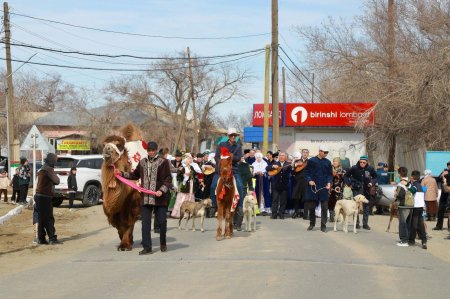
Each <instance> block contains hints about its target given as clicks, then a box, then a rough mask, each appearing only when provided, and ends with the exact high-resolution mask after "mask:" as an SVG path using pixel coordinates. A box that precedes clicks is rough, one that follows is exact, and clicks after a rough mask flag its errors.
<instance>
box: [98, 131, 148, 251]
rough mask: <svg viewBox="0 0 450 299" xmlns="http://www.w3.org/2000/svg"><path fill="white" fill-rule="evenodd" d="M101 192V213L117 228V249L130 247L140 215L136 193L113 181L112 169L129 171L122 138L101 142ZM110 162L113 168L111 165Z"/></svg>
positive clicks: (128, 248) (139, 200) (117, 137)
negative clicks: (118, 240) (102, 146)
mask: <svg viewBox="0 0 450 299" xmlns="http://www.w3.org/2000/svg"><path fill="white" fill-rule="evenodd" d="M103 145H104V148H103V160H104V162H103V165H102V191H103V212H104V213H105V215H106V217H107V218H108V222H109V224H111V225H112V226H113V227H115V228H116V229H117V232H118V234H119V238H120V244H119V245H118V246H117V250H118V251H119V250H120V251H125V250H126V251H129V250H132V248H133V230H134V224H135V223H136V221H137V220H138V219H139V215H140V208H141V206H140V203H141V196H140V193H139V192H138V191H137V190H135V189H133V188H131V187H129V186H127V185H125V184H122V183H120V182H118V181H117V179H116V177H115V173H114V171H115V170H114V169H118V170H120V171H124V172H129V171H131V164H130V163H129V161H128V154H127V150H126V148H125V138H123V137H122V136H117V135H112V136H108V137H106V138H105V139H104V141H103ZM112 165H114V167H112Z"/></svg>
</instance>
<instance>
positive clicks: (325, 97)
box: [279, 46, 331, 102]
mask: <svg viewBox="0 0 450 299" xmlns="http://www.w3.org/2000/svg"><path fill="white" fill-rule="evenodd" d="M279 48H280V49H281V51H282V52H283V53H284V55H285V56H286V57H287V59H289V61H290V62H291V63H292V65H293V66H294V67H295V68H296V69H297V70H298V71H299V73H300V74H301V75H302V76H303V77H304V78H305V79H306V81H308V82H309V83H310V84H311V85H313V83H312V82H311V80H309V78H308V77H307V76H306V75H305V74H304V73H303V72H302V71H301V70H300V68H299V67H298V66H297V65H296V64H295V63H294V61H292V59H291V57H289V55H288V54H287V53H286V51H284V49H283V47H281V46H279ZM314 88H315V89H317V91H319V93H320V94H321V95H322V96H323V97H324V99H326V100H327V101H328V102H331V101H330V99H328V97H327V96H325V95H324V94H323V92H322V91H321V90H320V89H319V88H318V87H314Z"/></svg>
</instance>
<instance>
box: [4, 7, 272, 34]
mask: <svg viewBox="0 0 450 299" xmlns="http://www.w3.org/2000/svg"><path fill="white" fill-rule="evenodd" d="M10 14H11V15H16V16H20V17H25V18H29V19H34V20H39V21H44V22H49V23H55V24H59V25H64V26H69V27H75V28H81V29H87V30H94V31H100V32H107V33H114V34H121V35H131V36H140V37H149V38H163V39H183V40H221V39H223V40H227V39H241V38H251V37H259V36H266V35H269V34H271V32H265V33H257V34H247V35H237V36H218V37H186V36H167V35H150V34H142V33H131V32H123V31H115V30H108V29H101V28H94V27H88V26H81V25H74V24H69V23H64V22H60V21H55V20H49V19H44V18H38V17H33V16H29V15H25V14H20V13H14V12H10Z"/></svg>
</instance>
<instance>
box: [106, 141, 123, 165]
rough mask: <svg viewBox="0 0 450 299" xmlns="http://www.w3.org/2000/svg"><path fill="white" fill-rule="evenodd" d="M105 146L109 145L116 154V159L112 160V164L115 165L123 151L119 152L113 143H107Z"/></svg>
mask: <svg viewBox="0 0 450 299" xmlns="http://www.w3.org/2000/svg"><path fill="white" fill-rule="evenodd" d="M106 145H110V146H111V147H112V148H113V149H114V150H115V151H116V153H117V155H118V156H117V158H116V159H114V160H113V163H116V162H117V161H118V160H119V159H120V157H121V156H122V155H123V152H124V151H125V149H123V150H122V151H120V150H119V149H118V148H117V145H115V144H114V143H112V142H109V143H107V144H106Z"/></svg>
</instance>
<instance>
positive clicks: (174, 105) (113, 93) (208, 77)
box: [106, 52, 251, 150]
mask: <svg viewBox="0 0 450 299" xmlns="http://www.w3.org/2000/svg"><path fill="white" fill-rule="evenodd" d="M178 57H180V58H179V59H173V58H169V57H168V58H167V59H165V60H163V61H161V62H158V63H154V64H153V65H151V66H150V67H149V71H148V72H146V73H145V74H141V75H138V76H133V77H122V78H120V79H118V80H114V81H112V82H111V83H110V84H109V85H108V87H107V89H106V90H107V92H108V95H109V96H110V98H111V99H113V101H115V102H126V103H127V105H133V106H134V107H140V109H144V110H146V111H148V112H149V113H150V114H151V115H152V118H153V120H154V121H153V120H152V121H153V124H152V126H153V129H152V134H154V135H153V137H152V138H160V141H162V142H166V145H167V147H169V148H172V149H173V150H175V149H177V148H182V149H186V148H187V147H188V145H189V144H192V142H193V141H192V140H193V139H194V138H193V134H199V136H200V138H199V140H200V141H202V140H205V139H207V138H208V135H209V129H210V128H211V127H212V126H214V121H213V118H212V117H211V115H212V114H213V113H214V111H215V110H216V109H217V107H219V106H220V105H222V104H224V103H226V102H228V101H229V100H231V99H236V98H241V97H243V96H244V95H245V93H244V92H243V86H244V85H245V83H247V82H248V81H249V80H250V78H251V77H250V75H249V74H248V72H247V71H245V70H241V69H240V68H239V67H236V66H232V65H213V64H211V63H209V61H208V60H204V59H198V58H196V57H195V56H192V67H193V74H192V77H193V78H192V81H193V85H194V98H195V101H196V110H197V115H198V116H199V121H200V126H199V127H200V128H199V132H194V130H193V126H192V123H191V120H192V116H193V111H192V105H191V98H190V87H191V86H190V80H189V79H190V78H189V73H188V69H187V58H186V53H185V52H181V53H179V54H178ZM156 135H157V136H156ZM197 146H198V145H197ZM193 147H194V146H193Z"/></svg>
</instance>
